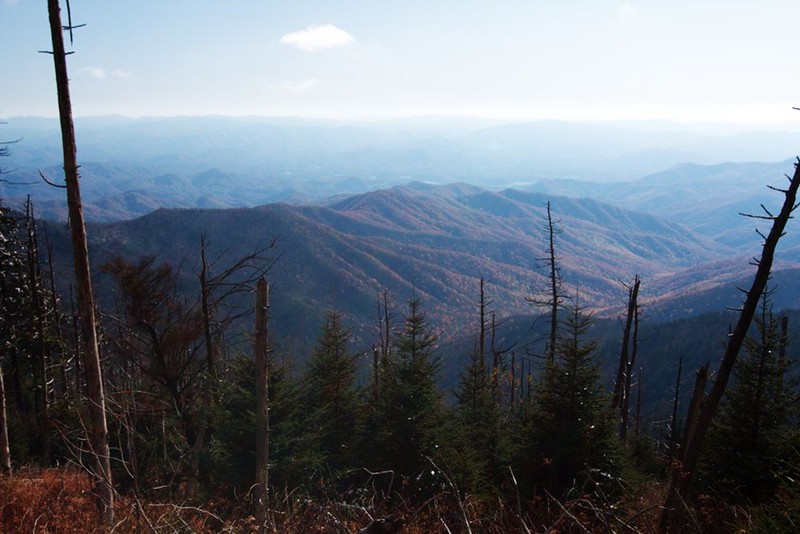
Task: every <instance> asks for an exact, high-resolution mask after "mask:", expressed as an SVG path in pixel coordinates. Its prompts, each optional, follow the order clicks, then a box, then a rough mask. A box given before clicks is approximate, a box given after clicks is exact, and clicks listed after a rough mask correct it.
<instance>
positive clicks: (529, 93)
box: [0, 0, 800, 124]
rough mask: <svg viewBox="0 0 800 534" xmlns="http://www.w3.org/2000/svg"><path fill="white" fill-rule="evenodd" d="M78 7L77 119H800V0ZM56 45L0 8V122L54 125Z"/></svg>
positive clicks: (38, 13) (34, 24)
mask: <svg viewBox="0 0 800 534" xmlns="http://www.w3.org/2000/svg"><path fill="white" fill-rule="evenodd" d="M62 9H64V11H66V2H65V1H62ZM71 12H72V17H73V23H74V24H86V26H85V27H83V28H80V29H77V30H75V32H74V38H75V40H74V46H72V48H71V50H73V51H74V54H72V55H70V56H69V72H70V78H71V91H72V100H73V110H74V113H75V115H76V116H92V115H125V116H131V117H142V116H175V115H233V116H250V115H259V116H300V117H315V118H333V119H378V118H393V117H408V116H428V115H446V116H471V117H472V116H474V117H486V118H499V119H509V120H529V119H559V120H573V121H576V120H590V121H593V120H650V119H660V120H670V121H676V122H689V123H691V122H703V121H713V122H733V123H786V124H789V123H794V124H797V123H798V122H800V112H798V111H792V109H791V108H792V106H800V69H798V68H797V63H798V60H799V59H800V37H799V36H800V33H799V32H798V26H797V25H798V22H797V21H798V20H800V2H798V1H797V0H747V1H745V0H670V1H666V0H627V1H623V0H492V1H488V0H403V1H389V0H216V1H207V0H136V1H127V2H122V1H110V0H105V1H98V0H71ZM65 18H66V17H65ZM49 39H50V36H49V26H48V19H47V2H46V1H45V0H0V58H2V62H1V63H0V118H5V119H7V118H9V117H14V116H25V115H34V116H48V117H53V116H56V115H57V107H56V96H55V82H54V77H53V66H52V58H51V57H50V56H49V55H47V54H41V53H38V51H40V50H49V49H51V45H50V43H49ZM68 46H69V45H68Z"/></svg>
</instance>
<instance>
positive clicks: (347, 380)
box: [305, 311, 358, 471]
mask: <svg viewBox="0 0 800 534" xmlns="http://www.w3.org/2000/svg"><path fill="white" fill-rule="evenodd" d="M349 337H350V330H348V329H347V328H345V327H344V326H343V325H342V318H341V313H339V312H337V311H330V312H328V316H327V319H326V321H325V326H324V328H323V331H322V334H321V336H320V339H319V342H318V344H317V346H316V347H315V349H314V352H313V355H312V359H311V362H310V363H309V368H308V373H307V375H306V384H305V387H306V403H307V410H306V413H307V420H306V421H307V424H306V431H307V432H308V433H309V434H310V437H311V443H310V444H309V445H310V448H311V450H313V451H315V453H316V455H317V456H318V461H319V463H320V464H324V465H325V466H327V467H328V468H330V469H332V470H334V471H338V470H342V469H344V468H346V467H349V465H350V463H351V462H352V460H353V451H354V445H355V444H354V439H355V432H356V416H357V411H358V390H357V389H356V387H355V376H356V359H357V357H356V356H355V355H353V354H351V353H350V352H349V351H348V348H347V345H348V340H349Z"/></svg>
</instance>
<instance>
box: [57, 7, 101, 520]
mask: <svg viewBox="0 0 800 534" xmlns="http://www.w3.org/2000/svg"><path fill="white" fill-rule="evenodd" d="M47 7H48V13H49V17H50V35H51V38H52V41H53V60H54V65H55V75H56V87H57V91H58V111H59V117H60V120H61V139H62V145H63V151H64V179H65V182H66V189H67V207H68V210H69V221H70V229H71V232H72V249H73V260H74V264H75V289H76V293H77V299H78V313H79V314H80V326H81V338H82V341H83V351H84V352H83V357H84V365H83V367H84V372H85V373H86V388H87V395H88V408H89V420H90V424H91V431H90V436H89V442H90V446H91V449H92V454H93V457H94V461H95V465H94V467H93V468H92V469H91V472H92V476H93V477H94V479H95V485H96V487H95V493H96V495H97V499H98V505H99V508H100V510H101V514H102V520H103V523H104V524H105V525H106V526H107V527H109V528H110V527H112V526H113V524H114V487H113V483H112V479H111V457H110V452H109V448H108V426H107V423H106V405H105V394H104V391H103V377H102V370H101V368H100V353H99V350H98V345H97V325H96V319H95V311H94V295H93V294H92V280H91V273H90V270H89V250H88V246H87V242H86V227H85V224H84V220H83V206H82V204H81V191H80V184H79V181H80V176H79V174H78V162H77V147H76V144H75V127H74V124H73V122H72V102H71V100H70V94H69V76H68V74H67V56H66V52H65V50H64V35H63V33H62V32H63V31H64V28H63V24H62V23H61V8H60V6H59V2H58V0H48V2H47Z"/></svg>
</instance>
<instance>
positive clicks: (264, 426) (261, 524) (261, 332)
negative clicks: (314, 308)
mask: <svg viewBox="0 0 800 534" xmlns="http://www.w3.org/2000/svg"><path fill="white" fill-rule="evenodd" d="M268 332H269V286H268V285H267V281H266V280H265V279H264V278H261V279H260V280H259V281H258V286H257V288H256V328H255V338H256V339H255V362H256V388H257V391H256V483H255V488H254V489H255V499H256V500H255V503H256V510H255V512H256V514H255V516H256V523H257V524H258V529H259V532H266V528H267V507H268V505H269V503H268V498H269V490H268V484H269V345H268V341H267V335H268Z"/></svg>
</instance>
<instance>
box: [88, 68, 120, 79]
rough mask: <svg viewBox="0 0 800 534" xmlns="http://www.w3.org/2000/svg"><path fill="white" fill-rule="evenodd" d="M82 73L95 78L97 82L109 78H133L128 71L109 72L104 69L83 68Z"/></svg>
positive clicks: (114, 70) (115, 70)
mask: <svg viewBox="0 0 800 534" xmlns="http://www.w3.org/2000/svg"><path fill="white" fill-rule="evenodd" d="M81 72H85V73H86V74H87V75H88V76H89V77H90V78H94V79H95V80H105V79H106V78H108V77H111V78H130V77H131V76H133V73H132V72H130V71H127V70H123V69H113V70H111V71H108V70H106V69H104V68H103V67H83V68H82V69H81Z"/></svg>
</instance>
